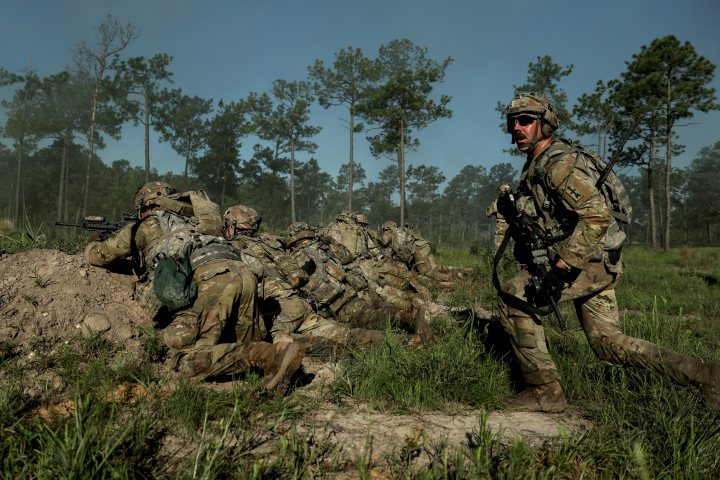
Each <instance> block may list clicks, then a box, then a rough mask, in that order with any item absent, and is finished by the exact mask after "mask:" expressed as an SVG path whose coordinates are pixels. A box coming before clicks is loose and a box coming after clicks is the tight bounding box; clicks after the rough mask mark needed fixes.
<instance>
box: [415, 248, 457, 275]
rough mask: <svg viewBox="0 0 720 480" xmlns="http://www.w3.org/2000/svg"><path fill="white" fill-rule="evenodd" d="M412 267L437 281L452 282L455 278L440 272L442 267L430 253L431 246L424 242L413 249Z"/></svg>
mask: <svg viewBox="0 0 720 480" xmlns="http://www.w3.org/2000/svg"><path fill="white" fill-rule="evenodd" d="M413 269H414V270H415V271H417V272H418V273H420V274H421V275H424V276H426V277H428V278H430V279H432V280H435V281H437V282H452V281H453V280H455V279H454V278H453V277H452V275H448V274H447V273H443V272H442V267H441V266H440V264H439V263H438V261H437V260H436V259H435V255H433V254H432V247H430V245H429V244H425V245H423V246H421V247H419V248H417V249H416V250H415V254H414V256H413Z"/></svg>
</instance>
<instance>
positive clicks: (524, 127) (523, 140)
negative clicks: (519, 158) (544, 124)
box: [511, 115, 543, 152]
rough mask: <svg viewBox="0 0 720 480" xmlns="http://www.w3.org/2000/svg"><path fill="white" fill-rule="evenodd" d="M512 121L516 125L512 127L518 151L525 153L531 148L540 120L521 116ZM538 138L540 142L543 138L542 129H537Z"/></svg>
mask: <svg viewBox="0 0 720 480" xmlns="http://www.w3.org/2000/svg"><path fill="white" fill-rule="evenodd" d="M511 120H512V121H513V123H514V125H513V127H512V135H513V140H514V141H515V143H516V144H517V146H518V149H519V150H520V151H521V152H524V151H526V150H527V149H528V148H529V147H530V145H529V143H530V142H531V141H532V139H533V136H534V135H535V127H536V125H537V122H539V121H540V120H538V119H536V118H533V117H530V116H528V115H520V116H518V117H515V118H513V119H511ZM537 138H538V140H539V139H541V138H543V134H542V129H540V128H538V129H537Z"/></svg>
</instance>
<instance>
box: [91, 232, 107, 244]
mask: <svg viewBox="0 0 720 480" xmlns="http://www.w3.org/2000/svg"><path fill="white" fill-rule="evenodd" d="M108 238H110V237H109V236H108V235H107V234H106V233H101V232H94V233H93V234H92V235H90V238H88V243H92V242H104V241H105V240H107V239H108Z"/></svg>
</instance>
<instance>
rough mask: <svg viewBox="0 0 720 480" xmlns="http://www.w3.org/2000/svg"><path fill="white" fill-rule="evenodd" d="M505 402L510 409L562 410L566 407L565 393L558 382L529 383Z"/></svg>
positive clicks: (531, 410) (534, 410) (554, 411)
mask: <svg viewBox="0 0 720 480" xmlns="http://www.w3.org/2000/svg"><path fill="white" fill-rule="evenodd" d="M505 403H507V406H508V408H509V409H510V410H523V411H526V412H553V413H556V412H562V411H564V410H565V409H566V408H568V404H567V401H566V400H565V394H564V393H563V390H562V387H561V386H560V384H559V383H558V382H552V383H548V384H545V385H529V386H528V387H527V388H526V389H525V390H523V391H522V392H520V393H518V394H517V395H513V396H512V397H508V398H506V399H505Z"/></svg>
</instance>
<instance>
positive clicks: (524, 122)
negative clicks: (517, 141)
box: [507, 115, 535, 131]
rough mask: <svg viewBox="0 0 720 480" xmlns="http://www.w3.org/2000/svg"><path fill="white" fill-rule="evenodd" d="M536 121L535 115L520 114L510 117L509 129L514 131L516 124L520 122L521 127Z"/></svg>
mask: <svg viewBox="0 0 720 480" xmlns="http://www.w3.org/2000/svg"><path fill="white" fill-rule="evenodd" d="M534 121H535V117H531V116H529V115H520V116H518V117H512V118H508V121H507V127H508V131H512V130H513V128H515V124H519V125H520V126H521V127H526V126H528V125H530V124H531V123H533V122H534Z"/></svg>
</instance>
